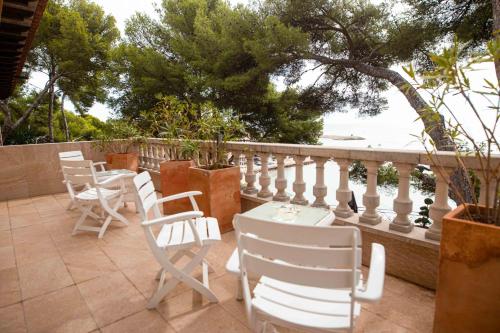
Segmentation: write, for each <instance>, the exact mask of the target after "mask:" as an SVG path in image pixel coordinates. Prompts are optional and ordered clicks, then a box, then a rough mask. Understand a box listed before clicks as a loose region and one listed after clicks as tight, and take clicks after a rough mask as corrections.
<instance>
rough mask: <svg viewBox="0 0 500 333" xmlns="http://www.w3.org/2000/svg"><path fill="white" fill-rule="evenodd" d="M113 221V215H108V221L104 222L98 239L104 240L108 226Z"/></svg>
mask: <svg viewBox="0 0 500 333" xmlns="http://www.w3.org/2000/svg"><path fill="white" fill-rule="evenodd" d="M111 220H112V218H111V215H108V217H107V218H106V220H104V223H103V224H102V226H101V229H100V230H99V235H98V236H97V238H102V237H103V236H104V233H105V232H106V229H108V226H109V225H110V224H111Z"/></svg>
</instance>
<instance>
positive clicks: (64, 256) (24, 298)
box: [0, 194, 434, 333]
mask: <svg viewBox="0 0 500 333" xmlns="http://www.w3.org/2000/svg"><path fill="white" fill-rule="evenodd" d="M67 204H68V197H67V196H66V195H65V194H57V195H49V196H42V197H36V198H30V199H22V200H11V201H8V202H0V332H2V333H7V332H82V333H83V332H99V331H100V332H120V333H123V332H197V333H198V332H249V329H248V326H247V323H246V319H245V314H244V309H243V304H242V303H241V302H238V301H236V300H235V290H236V280H235V279H234V278H233V277H232V276H230V275H228V274H226V273H225V271H224V264H225V261H226V260H227V258H228V257H229V255H230V254H231V252H232V250H233V249H234V247H235V245H236V244H235V239H234V235H233V233H227V234H224V235H223V241H222V242H220V243H219V244H218V245H216V246H214V247H213V248H212V249H211V252H210V254H209V256H208V258H209V260H210V261H211V263H212V265H213V266H214V268H215V273H213V274H212V275H211V288H212V289H213V291H214V292H215V294H216V295H217V296H218V297H219V300H220V302H219V303H218V304H210V303H208V302H207V301H206V300H204V299H201V297H200V296H199V295H198V294H197V293H194V292H193V291H192V290H190V289H188V288H187V287H186V286H183V285H179V286H178V287H177V288H176V289H175V290H174V291H173V292H172V293H171V294H170V295H169V296H168V298H167V299H166V300H165V301H164V302H162V303H161V304H160V306H159V307H158V309H156V310H153V311H150V310H146V308H145V305H146V302H147V299H148V298H149V296H150V295H151V293H152V291H153V290H154V288H155V287H156V281H155V280H154V277H155V274H156V272H157V270H158V269H159V265H158V264H157V263H156V261H155V260H154V258H153V257H152V255H151V253H150V251H149V249H148V247H147V244H146V241H145V239H144V234H143V231H142V229H141V227H140V225H139V218H138V216H136V214H135V213H134V209H133V207H130V206H129V207H126V208H122V212H123V213H124V214H125V215H126V216H127V217H128V218H129V220H130V221H131V224H130V225H129V226H128V227H121V226H113V225H112V226H111V227H110V228H109V229H108V231H107V232H106V234H105V235H104V238H103V239H102V240H98V239H97V235H96V234H95V233H84V232H82V233H80V234H78V235H76V236H71V230H72V228H73V224H74V221H75V220H76V219H77V217H78V216H79V213H78V212H77V211H67V210H66V206H67ZM433 313H434V293H433V292H432V291H429V290H426V289H423V288H420V287H418V286H416V285H413V284H411V283H407V282H404V281H402V280H399V279H396V278H394V277H391V276H387V277H386V283H385V292H384V296H383V299H382V301H381V302H380V303H379V304H375V305H366V306H363V310H362V315H361V317H360V319H359V321H358V323H357V329H356V331H357V332H430V331H431V330H432V319H433ZM278 330H279V331H280V332H282V331H283V332H284V331H286V330H283V329H278Z"/></svg>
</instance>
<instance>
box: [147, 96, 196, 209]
mask: <svg viewBox="0 0 500 333" xmlns="http://www.w3.org/2000/svg"><path fill="white" fill-rule="evenodd" d="M199 108H200V105H198V104H191V103H188V102H182V101H179V100H178V99H177V98H175V97H173V96H166V97H161V98H160V101H159V102H158V103H157V105H156V106H155V107H154V108H153V109H152V110H151V111H152V112H151V113H148V114H146V115H145V116H146V117H145V118H146V119H145V121H146V122H147V123H148V124H147V125H146V126H147V127H149V128H150V129H151V132H152V134H153V136H157V137H160V138H164V140H165V143H166V144H167V145H168V147H169V152H168V155H169V160H168V161H163V162H161V163H160V182H161V191H162V195H163V196H168V195H172V194H177V193H181V192H186V191H188V189H189V187H188V169H189V167H191V166H195V165H196V164H195V162H194V161H193V156H194V155H195V154H196V153H197V152H198V151H199V144H200V143H199V141H196V139H199V131H198V112H197V111H198V110H199ZM191 209H192V206H191V203H190V201H189V198H184V199H180V200H175V201H171V202H165V203H164V204H163V211H164V213H165V214H175V213H180V212H185V211H186V210H191Z"/></svg>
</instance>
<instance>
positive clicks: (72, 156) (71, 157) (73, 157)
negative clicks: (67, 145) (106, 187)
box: [59, 150, 106, 172]
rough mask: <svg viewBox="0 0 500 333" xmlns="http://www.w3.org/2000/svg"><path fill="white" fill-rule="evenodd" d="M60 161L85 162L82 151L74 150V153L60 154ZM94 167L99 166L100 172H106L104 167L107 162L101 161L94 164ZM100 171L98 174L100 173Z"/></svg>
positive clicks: (65, 152)
mask: <svg viewBox="0 0 500 333" xmlns="http://www.w3.org/2000/svg"><path fill="white" fill-rule="evenodd" d="M59 160H60V161H83V160H84V158H83V154H82V151H81V150H72V151H62V152H60V153H59ZM93 163H94V166H95V167H96V166H99V169H100V170H99V171H106V168H105V167H104V166H105V165H106V162H104V161H101V162H93ZM99 171H98V172H99Z"/></svg>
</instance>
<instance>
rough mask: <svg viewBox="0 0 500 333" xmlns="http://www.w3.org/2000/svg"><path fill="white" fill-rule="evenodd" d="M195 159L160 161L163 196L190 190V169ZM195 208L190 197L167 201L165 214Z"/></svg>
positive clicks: (164, 209) (164, 208) (164, 206)
mask: <svg viewBox="0 0 500 333" xmlns="http://www.w3.org/2000/svg"><path fill="white" fill-rule="evenodd" d="M192 166H195V164H194V162H193V161H165V162H161V163H160V181H161V192H162V194H163V196H164V197H165V196H167V195H172V194H177V193H181V192H186V191H189V187H188V169H189V167H192ZM189 210H193V207H192V206H191V202H190V201H189V199H188V198H185V199H180V200H175V201H172V202H165V203H164V204H163V212H164V214H175V213H181V212H185V211H189Z"/></svg>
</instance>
